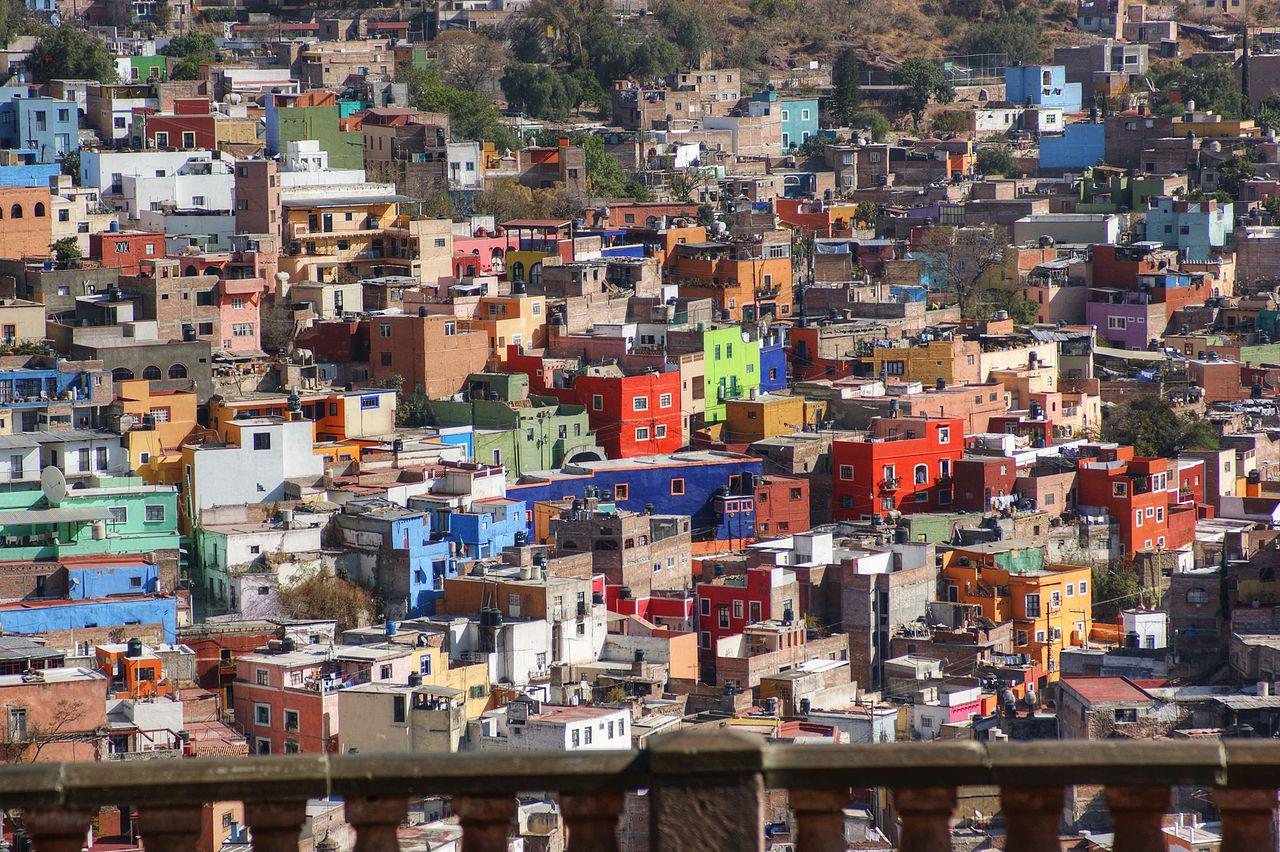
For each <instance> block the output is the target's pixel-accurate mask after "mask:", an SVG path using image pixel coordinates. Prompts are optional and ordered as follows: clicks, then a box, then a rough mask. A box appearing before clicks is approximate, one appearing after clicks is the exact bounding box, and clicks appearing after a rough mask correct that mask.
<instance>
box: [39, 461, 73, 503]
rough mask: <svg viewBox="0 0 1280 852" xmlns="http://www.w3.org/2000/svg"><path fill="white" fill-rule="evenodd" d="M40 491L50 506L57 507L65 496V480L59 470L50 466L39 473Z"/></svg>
mask: <svg viewBox="0 0 1280 852" xmlns="http://www.w3.org/2000/svg"><path fill="white" fill-rule="evenodd" d="M40 490H41V491H42V492H44V499H45V500H48V501H49V505H50V506H57V505H58V504H59V503H61V502H62V501H63V500H64V499H65V498H66V496H67V478H66V477H65V476H63V475H62V471H61V470H59V469H58V468H56V467H54V466H53V465H50V466H49V467H46V468H45V469H44V470H42V471H40Z"/></svg>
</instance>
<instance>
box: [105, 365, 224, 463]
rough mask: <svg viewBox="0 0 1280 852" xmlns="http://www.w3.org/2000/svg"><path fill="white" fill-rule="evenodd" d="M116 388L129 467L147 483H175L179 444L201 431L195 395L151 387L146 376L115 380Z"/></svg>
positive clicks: (179, 450)
mask: <svg viewBox="0 0 1280 852" xmlns="http://www.w3.org/2000/svg"><path fill="white" fill-rule="evenodd" d="M116 389H117V390H116V401H115V406H114V408H115V410H117V411H118V412H119V413H120V415H121V420H122V425H121V431H122V432H123V433H124V444H125V447H126V448H127V449H128V451H129V467H130V469H131V470H134V471H136V472H137V474H138V475H139V476H141V477H142V478H143V479H144V480H146V481H147V482H148V483H149V484H151V485H177V484H179V482H181V479H182V475H181V470H182V445H183V443H184V442H186V441H187V440H188V439H189V438H191V437H192V435H193V434H194V433H196V432H200V431H203V430H202V429H201V427H200V424H199V423H197V422H196V408H197V407H198V402H197V398H196V395H195V394H194V393H191V392H189V391H156V390H152V389H151V382H150V381H148V380H147V379H134V380H131V381H127V382H117V383H116ZM125 418H128V419H127V421H126V420H125ZM126 422H127V423H128V428H127V429H125V428H124V425H125V423H126Z"/></svg>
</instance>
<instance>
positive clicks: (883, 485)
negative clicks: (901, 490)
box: [880, 476, 902, 491]
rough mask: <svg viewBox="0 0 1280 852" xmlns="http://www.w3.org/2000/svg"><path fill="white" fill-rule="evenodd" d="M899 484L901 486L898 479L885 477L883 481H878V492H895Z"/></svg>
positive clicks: (900, 481)
mask: <svg viewBox="0 0 1280 852" xmlns="http://www.w3.org/2000/svg"><path fill="white" fill-rule="evenodd" d="M901 484H902V480H900V479H899V478H898V477H896V476H886V477H885V478H884V479H882V480H880V490H881V491H897V490H898V486H899V485H901Z"/></svg>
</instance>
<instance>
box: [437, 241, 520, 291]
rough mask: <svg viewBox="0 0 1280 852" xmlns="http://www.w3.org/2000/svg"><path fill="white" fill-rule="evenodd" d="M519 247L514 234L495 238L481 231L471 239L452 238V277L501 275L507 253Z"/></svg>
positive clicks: (504, 268)
mask: <svg viewBox="0 0 1280 852" xmlns="http://www.w3.org/2000/svg"><path fill="white" fill-rule="evenodd" d="M519 247H520V241H519V239H517V237H516V235H515V234H511V235H509V236H507V235H504V236H496V235H493V234H488V233H486V232H485V231H483V230H481V231H479V232H477V234H476V235H475V236H472V237H454V238H453V277H454V278H460V279H461V278H472V277H474V276H476V275H490V274H492V275H501V274H502V273H503V272H504V271H505V270H506V257H507V252H508V251H510V250H511V249H516V248H519Z"/></svg>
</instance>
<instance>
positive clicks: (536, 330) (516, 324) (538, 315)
mask: <svg viewBox="0 0 1280 852" xmlns="http://www.w3.org/2000/svg"><path fill="white" fill-rule="evenodd" d="M546 320H547V300H546V298H545V297H543V296H530V295H527V294H524V293H518V294H512V295H510V296H481V297H480V301H479V304H477V305H476V310H475V314H474V316H473V317H472V318H471V319H464V320H462V321H461V322H460V323H459V325H460V326H461V327H462V328H466V329H470V330H471V331H481V332H484V333H485V334H486V335H487V336H488V338H489V347H490V348H491V349H492V350H493V356H494V359H495V360H496V361H498V362H500V363H501V362H505V361H506V360H507V346H508V345H513V346H525V347H528V348H535V349H536V348H540V347H542V346H543V345H545V343H546V327H547V326H546Z"/></svg>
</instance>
